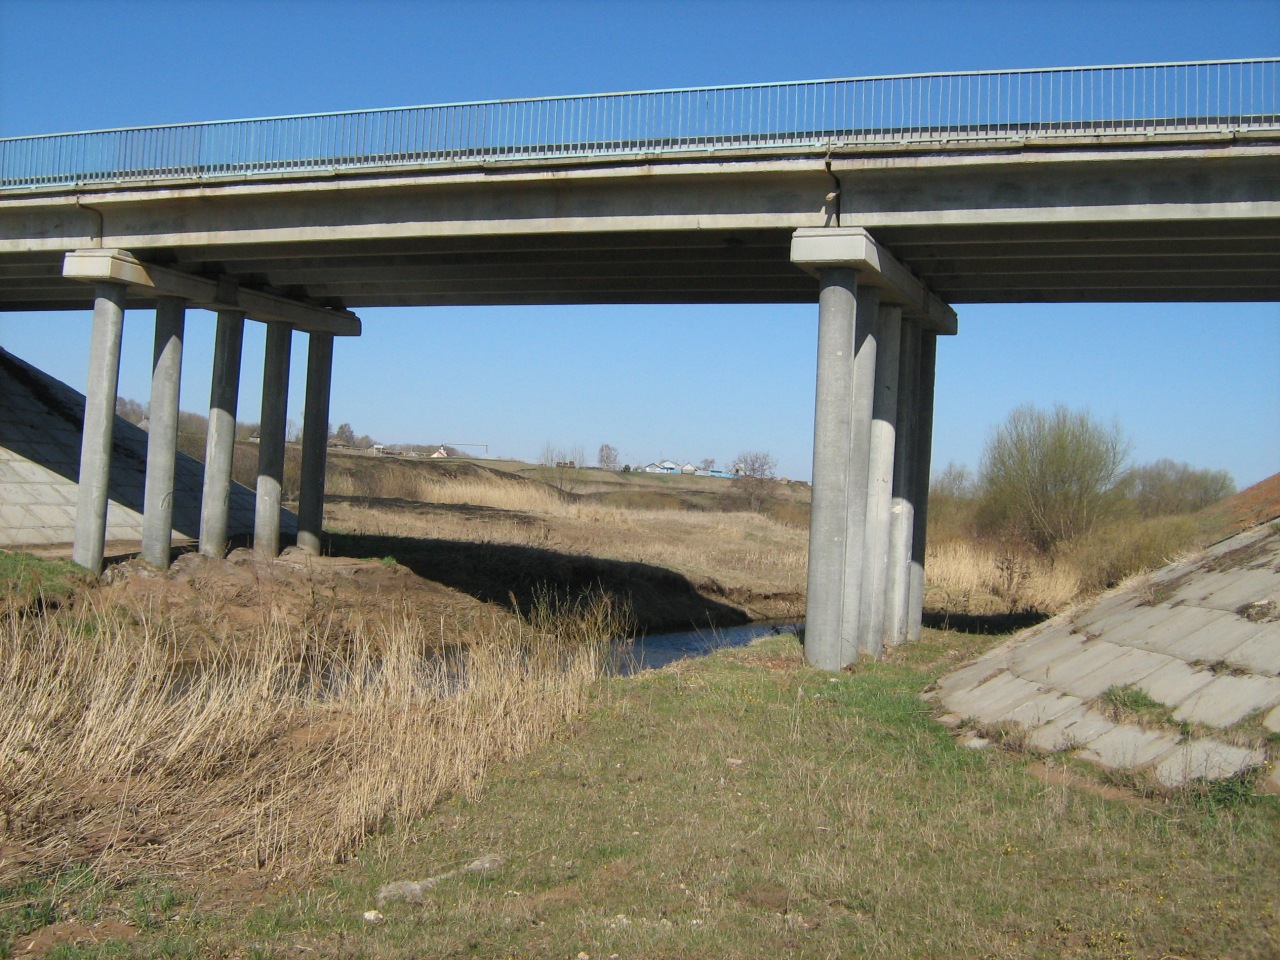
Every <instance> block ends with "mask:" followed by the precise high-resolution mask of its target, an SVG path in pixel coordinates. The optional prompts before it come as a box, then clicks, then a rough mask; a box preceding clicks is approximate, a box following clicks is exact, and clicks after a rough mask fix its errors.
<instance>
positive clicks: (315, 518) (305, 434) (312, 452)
mask: <svg viewBox="0 0 1280 960" xmlns="http://www.w3.org/2000/svg"><path fill="white" fill-rule="evenodd" d="M332 378H333V337H332V336H329V335H328V334H323V333H313V334H311V335H310V337H309V340H308V344H307V399H306V408H305V410H304V412H303V419H302V477H301V480H300V485H299V490H298V546H299V547H301V548H302V549H303V550H304V551H305V552H307V553H309V554H311V555H312V556H319V555H320V534H321V532H322V530H323V527H324V471H325V460H326V458H327V455H328V451H329V389H330V382H331V380H332Z"/></svg>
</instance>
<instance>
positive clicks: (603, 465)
mask: <svg viewBox="0 0 1280 960" xmlns="http://www.w3.org/2000/svg"><path fill="white" fill-rule="evenodd" d="M596 462H597V463H598V464H600V469H602V470H617V469H618V451H617V449H616V448H615V447H612V446H610V445H609V444H607V443H602V444H600V452H599V453H597V454H596Z"/></svg>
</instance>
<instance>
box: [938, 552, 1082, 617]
mask: <svg viewBox="0 0 1280 960" xmlns="http://www.w3.org/2000/svg"><path fill="white" fill-rule="evenodd" d="M924 569H925V585H926V595H925V604H926V606H927V607H929V608H931V609H938V610H946V611H948V612H950V613H972V614H989V613H1022V612H1026V611H1035V612H1039V613H1045V614H1054V613H1057V612H1058V611H1059V610H1062V609H1065V608H1066V607H1068V606H1070V605H1071V604H1072V603H1073V602H1075V601H1076V599H1077V598H1078V595H1079V593H1080V590H1081V587H1082V582H1081V577H1080V574H1079V573H1078V572H1077V571H1076V569H1075V568H1074V567H1073V566H1072V565H1071V564H1069V563H1065V562H1063V561H1057V562H1052V561H1050V560H1049V559H1047V558H1045V557H1043V556H1041V555H1039V554H1036V553H1033V552H1031V551H1027V550H1018V549H1015V548H1013V547H1008V546H988V545H985V544H979V543H974V542H972V541H968V540H944V541H941V542H939V543H932V542H931V543H930V544H929V547H928V551H927V553H926V555H925V566H924Z"/></svg>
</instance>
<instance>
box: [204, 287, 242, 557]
mask: <svg viewBox="0 0 1280 960" xmlns="http://www.w3.org/2000/svg"><path fill="white" fill-rule="evenodd" d="M243 343H244V314H243V313H239V312H238V311H235V310H220V311H218V332H217V334H216V336H215V338H214V343H213V385H212V387H211V388H210V391H209V437H208V441H207V442H206V444H205V456H204V494H203V497H202V499H201V503H200V552H201V553H202V554H204V555H205V556H207V557H218V558H221V557H223V556H225V555H226V552H227V510H228V507H229V505H230V502H231V464H232V460H233V458H234V456H235V450H236V404H237V402H238V400H239V397H240V353H241V348H242V346H243Z"/></svg>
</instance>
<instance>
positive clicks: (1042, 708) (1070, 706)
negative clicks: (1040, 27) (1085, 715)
mask: <svg viewBox="0 0 1280 960" xmlns="http://www.w3.org/2000/svg"><path fill="white" fill-rule="evenodd" d="M1081 706H1084V701H1083V700H1081V699H1080V698H1079V697H1073V696H1071V695H1070V694H1067V693H1059V692H1058V691H1056V690H1043V691H1042V692H1040V693H1037V694H1036V695H1035V696H1034V697H1032V698H1031V699H1030V700H1028V701H1026V702H1025V703H1020V704H1018V705H1017V706H1016V707H1014V708H1013V709H1012V710H1008V711H1006V712H1005V713H1004V715H1003V716H1001V717H998V718H997V720H996V721H995V722H997V723H1020V724H1022V725H1023V726H1024V727H1026V728H1027V729H1028V730H1032V729H1035V728H1036V727H1043V726H1044V725H1045V724H1046V723H1049V722H1051V721H1053V720H1057V719H1058V717H1060V716H1062V715H1063V714H1064V713H1066V712H1067V711H1068V710H1074V709H1075V708H1076V707H1081Z"/></svg>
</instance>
